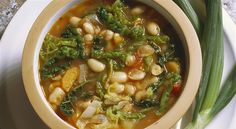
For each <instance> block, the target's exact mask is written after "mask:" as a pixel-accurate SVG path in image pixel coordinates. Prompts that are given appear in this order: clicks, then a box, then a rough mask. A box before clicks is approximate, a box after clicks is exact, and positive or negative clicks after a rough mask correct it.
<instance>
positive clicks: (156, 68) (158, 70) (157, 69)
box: [151, 64, 163, 76]
mask: <svg viewBox="0 0 236 129" xmlns="http://www.w3.org/2000/svg"><path fill="white" fill-rule="evenodd" d="M162 72H163V69H162V68H161V66H160V65H157V64H153V65H152V66H151V73H152V75H154V76H158V75H160V74H161V73H162Z"/></svg>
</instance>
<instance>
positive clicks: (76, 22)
mask: <svg viewBox="0 0 236 129" xmlns="http://www.w3.org/2000/svg"><path fill="white" fill-rule="evenodd" d="M80 21H81V18H79V17H75V16H73V17H71V18H70V24H72V25H73V26H75V27H77V26H78V25H79V22H80Z"/></svg>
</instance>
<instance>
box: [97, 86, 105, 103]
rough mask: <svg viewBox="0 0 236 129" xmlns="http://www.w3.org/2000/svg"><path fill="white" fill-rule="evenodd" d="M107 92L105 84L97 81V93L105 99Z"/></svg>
mask: <svg viewBox="0 0 236 129" xmlns="http://www.w3.org/2000/svg"><path fill="white" fill-rule="evenodd" d="M105 92H106V90H105V88H104V86H103V85H102V84H101V83H100V82H97V83H96V93H97V94H98V95H99V97H100V98H102V99H103V98H104V95H105Z"/></svg>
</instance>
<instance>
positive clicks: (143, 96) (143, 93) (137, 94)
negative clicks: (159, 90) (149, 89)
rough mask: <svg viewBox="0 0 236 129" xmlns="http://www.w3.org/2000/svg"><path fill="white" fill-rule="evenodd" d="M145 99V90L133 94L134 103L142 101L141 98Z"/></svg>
mask: <svg viewBox="0 0 236 129" xmlns="http://www.w3.org/2000/svg"><path fill="white" fill-rule="evenodd" d="M145 97H146V91H145V90H141V91H138V92H137V93H136V94H135V100H136V101H140V100H142V99H143V98H145Z"/></svg>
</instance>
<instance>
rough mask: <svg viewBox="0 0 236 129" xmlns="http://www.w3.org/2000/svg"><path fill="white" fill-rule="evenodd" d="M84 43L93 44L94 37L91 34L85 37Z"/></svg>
mask: <svg viewBox="0 0 236 129" xmlns="http://www.w3.org/2000/svg"><path fill="white" fill-rule="evenodd" d="M84 41H85V42H92V41H93V35H91V34H86V35H84ZM86 44H87V43H86Z"/></svg>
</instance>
